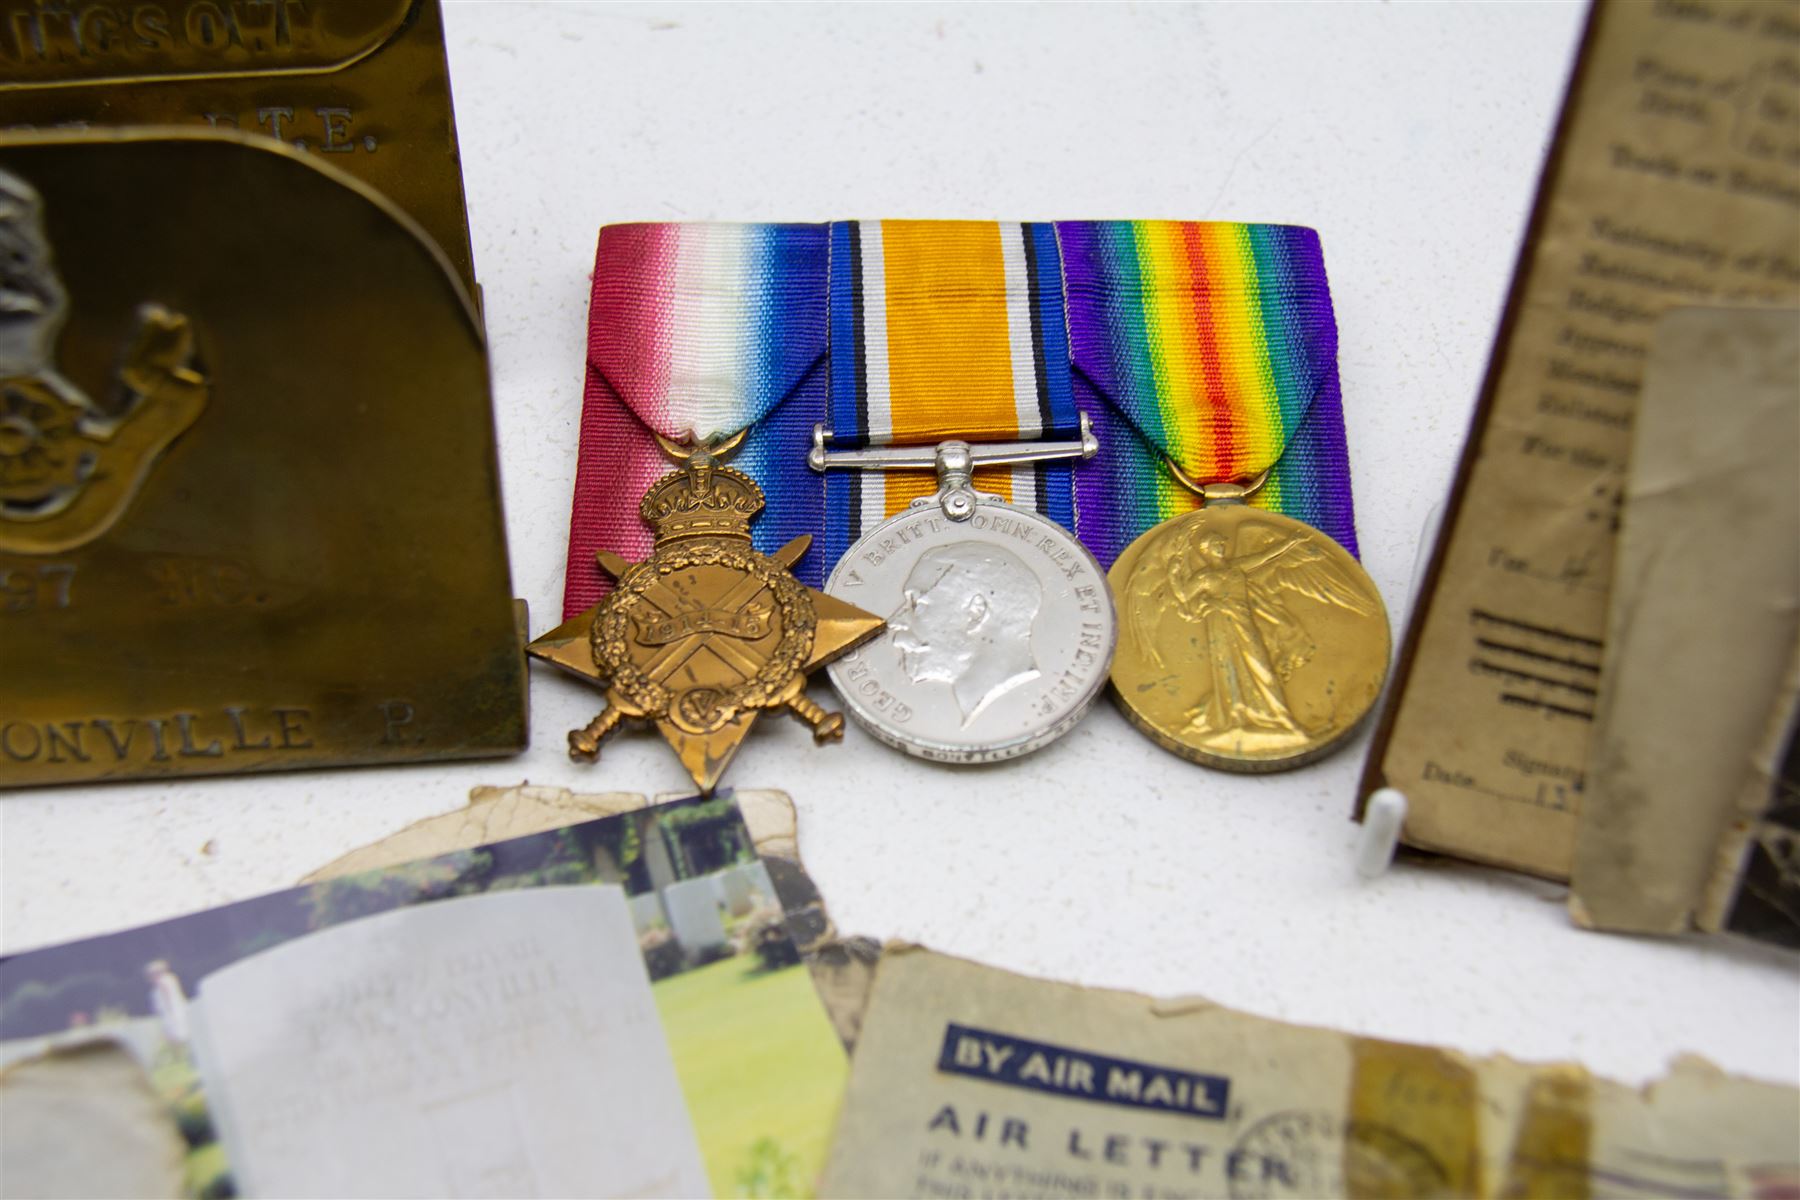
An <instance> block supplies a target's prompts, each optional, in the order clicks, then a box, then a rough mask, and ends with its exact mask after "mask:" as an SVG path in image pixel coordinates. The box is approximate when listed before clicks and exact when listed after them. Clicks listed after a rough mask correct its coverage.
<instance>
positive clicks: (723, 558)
mask: <svg viewBox="0 0 1800 1200" xmlns="http://www.w3.org/2000/svg"><path fill="white" fill-rule="evenodd" d="M738 437H739V438H741V437H742V435H741V434H740V435H738ZM737 440H738V439H732V440H731V441H730V442H727V443H725V444H723V445H719V446H713V447H706V446H702V447H700V448H698V449H691V450H690V449H686V448H682V447H678V446H676V445H675V444H673V443H670V442H668V441H666V440H664V442H663V448H664V449H665V451H667V452H669V453H670V454H671V455H672V456H673V457H676V458H678V459H679V460H680V461H681V464H682V467H681V470H680V471H677V472H674V473H672V474H669V475H665V476H663V477H662V478H661V479H659V480H657V481H656V483H654V484H652V485H651V487H650V490H649V491H648V492H647V493H645V495H644V499H643V502H642V504H640V505H639V508H638V511H639V512H640V513H641V514H642V515H643V518H644V520H645V521H646V522H648V523H649V524H650V525H651V526H652V527H654V529H655V530H656V546H655V549H653V550H652V551H651V553H650V557H649V558H647V559H645V560H644V561H643V562H641V563H630V562H627V561H625V560H624V559H623V558H620V557H619V556H618V555H616V554H610V553H606V552H602V553H601V554H600V555H599V556H598V557H599V561H600V566H601V568H602V569H604V570H605V571H606V573H607V574H609V575H611V576H613V577H614V578H615V579H616V580H617V581H618V584H617V586H616V587H615V588H614V590H613V592H612V594H611V595H609V596H608V597H607V598H606V599H605V600H603V601H601V602H600V603H599V604H597V605H596V606H594V607H593V608H591V609H589V610H588V611H587V612H585V613H582V614H581V615H580V616H579V617H576V618H575V619H574V620H572V621H569V622H567V623H565V624H564V625H562V626H560V627H559V628H557V629H554V630H552V631H551V632H549V633H547V634H545V635H544V636H543V637H541V638H539V639H538V640H537V641H535V642H533V643H532V644H531V645H530V646H529V647H527V649H528V650H529V651H530V652H531V653H532V654H534V655H536V656H538V657H539V658H543V659H545V660H547V661H549V662H553V663H556V664H557V665H559V666H562V667H565V668H567V669H569V670H572V671H574V672H575V673H576V674H579V675H581V676H583V677H585V678H588V679H591V680H594V681H595V682H599V683H604V684H605V685H606V708H605V709H603V710H601V713H600V715H599V716H597V717H595V718H594V720H593V721H592V722H591V723H589V724H588V726H587V727H586V728H584V729H577V730H575V731H573V732H571V733H570V734H569V755H570V757H572V758H576V759H588V760H592V759H594V758H597V757H598V756H599V753H600V744H601V743H602V742H603V741H605V740H606V738H607V737H608V736H609V735H610V734H612V733H613V732H614V731H615V730H617V729H618V728H619V726H620V725H622V724H624V723H625V721H627V720H628V719H638V720H646V721H651V722H653V723H654V724H655V725H656V728H657V730H658V732H660V733H661V734H662V735H663V737H664V738H665V739H666V740H667V741H668V743H669V745H671V746H672V747H674V749H675V753H676V754H678V755H679V756H680V757H681V763H682V765H683V766H685V767H686V768H687V770H688V774H689V775H691V776H693V779H694V783H695V784H696V785H698V786H699V787H700V789H701V790H702V791H706V792H710V791H712V789H713V788H714V786H715V785H717V783H718V782H719V778H720V776H721V775H723V774H724V772H725V768H726V766H727V765H728V764H729V763H730V762H731V759H732V756H733V755H735V754H736V753H737V750H738V747H739V746H740V745H742V744H743V740H744V737H745V735H747V734H748V733H749V732H750V727H751V726H752V725H753V724H755V722H756V718H757V717H758V716H759V715H761V714H762V713H763V712H765V711H768V710H771V709H774V710H785V711H787V712H789V713H792V714H793V715H794V716H797V717H799V718H800V719H801V720H802V721H804V722H806V724H807V725H809V726H811V728H812V732H813V740H814V741H816V742H820V743H824V742H827V741H835V740H837V739H839V738H841V737H843V735H844V718H843V716H842V715H841V714H839V713H834V712H826V711H825V710H824V709H822V708H820V707H819V706H818V705H817V704H814V703H813V702H812V701H811V700H810V699H808V698H807V695H806V675H807V672H809V671H812V670H814V669H815V668H817V667H821V666H824V665H825V664H826V663H828V662H830V661H831V660H832V659H834V658H836V657H838V656H839V655H841V654H845V653H847V652H849V651H850V650H853V649H855V648H856V647H857V646H859V645H861V644H862V643H863V642H865V641H867V640H868V639H869V638H871V637H873V636H875V634H876V633H878V632H880V630H881V628H882V620H881V618H880V617H877V616H875V615H874V614H872V613H866V612H864V611H863V610H862V609H860V608H856V607H855V606H853V605H850V604H846V603H844V602H843V601H841V600H834V599H832V598H831V597H830V596H827V595H825V594H824V593H823V592H820V591H816V590H814V589H812V588H809V587H806V586H805V585H803V584H801V583H800V581H799V580H797V579H795V578H794V577H793V576H792V575H791V574H789V573H788V568H790V567H791V566H792V565H793V564H794V563H796V562H798V561H799V559H800V556H801V555H802V554H804V553H806V548H807V546H808V545H809V544H810V543H811V541H812V537H811V535H802V536H800V537H797V538H795V539H794V540H793V541H791V542H789V543H788V544H787V545H785V546H783V547H782V548H781V549H779V550H777V551H776V552H775V553H774V554H773V555H763V554H759V553H758V552H757V551H756V550H755V549H754V548H753V547H752V546H751V544H750V519H751V518H752V517H753V516H755V515H756V514H757V512H759V511H760V510H761V509H762V507H763V494H762V489H761V488H759V487H757V486H756V483H755V481H754V480H752V479H751V478H750V477H749V476H748V475H745V474H743V473H742V472H739V471H734V470H732V469H731V468H730V467H726V466H722V465H720V463H719V461H718V460H719V458H720V457H721V456H722V455H723V454H725V453H727V452H728V451H729V450H731V449H732V448H733V447H735V445H736V443H737Z"/></svg>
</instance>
